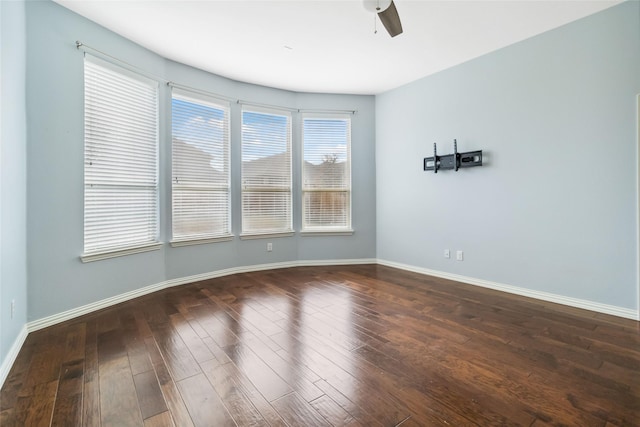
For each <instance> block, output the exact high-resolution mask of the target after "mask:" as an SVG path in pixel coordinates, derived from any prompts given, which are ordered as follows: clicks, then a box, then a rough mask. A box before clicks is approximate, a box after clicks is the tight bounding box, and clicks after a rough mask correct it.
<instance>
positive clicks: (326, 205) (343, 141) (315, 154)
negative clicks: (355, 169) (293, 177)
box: [302, 115, 351, 232]
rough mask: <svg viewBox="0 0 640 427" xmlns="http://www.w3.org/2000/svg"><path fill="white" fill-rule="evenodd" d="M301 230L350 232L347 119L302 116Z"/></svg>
mask: <svg viewBox="0 0 640 427" xmlns="http://www.w3.org/2000/svg"><path fill="white" fill-rule="evenodd" d="M302 126H303V131H302V138H303V153H304V154H303V164H302V231H327V232H330V231H349V230H350V229H351V117H350V116H348V115H332V116H307V115H305V116H303V119H302Z"/></svg>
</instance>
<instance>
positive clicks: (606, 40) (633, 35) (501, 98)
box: [376, 2, 640, 309]
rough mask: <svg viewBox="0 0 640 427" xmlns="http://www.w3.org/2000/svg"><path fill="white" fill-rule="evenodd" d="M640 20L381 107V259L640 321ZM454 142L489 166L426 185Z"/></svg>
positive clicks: (506, 56) (620, 22)
mask: <svg viewBox="0 0 640 427" xmlns="http://www.w3.org/2000/svg"><path fill="white" fill-rule="evenodd" d="M639 8H640V3H638V2H626V3H624V4H622V5H620V6H616V7H613V8H611V9H607V10H605V11H603V12H602V13H598V14H596V15H593V16H590V17H587V18H585V19H582V20H579V21H577V22H574V23H571V24H569V25H566V26H564V27H561V28H559V29H556V30H554V31H550V32H547V33H545V34H542V35H540V36H537V37H534V38H531V39H529V40H526V41H523V42H521V43H518V44H515V45H512V46H510V47H507V48H504V49H501V50H499V51H496V52H494V53H491V54H488V55H485V56H483V57H480V58H478V59H475V60H473V61H470V62H467V63H465V64H462V65H460V66H457V67H455V68H452V69H449V70H446V71H443V72H441V73H439V74H436V75H433V76H430V77H427V78H424V79H421V80H419V81H416V82H414V83H411V84H409V85H406V86H404V87H401V88H398V89H396V90H392V91H390V92H387V93H385V94H382V95H379V96H378V97H377V98H376V118H377V120H376V158H377V175H376V177H377V200H376V202H377V256H378V258H379V259H383V260H388V261H393V262H397V263H403V264H408V265H412V266H416V267H420V268H426V269H431V270H437V271H441V272H445V273H453V274H459V275H464V276H468V277H471V278H475V279H484V280H488V281H493V282H498V283H502V284H507V285H511V286H517V287H521V288H526V289H529V290H534V291H543V292H549V293H553V294H558V295H562V296H567V297H573V298H578V299H582V300H588V301H593V302H598V303H602V304H609V305H613V306H618V307H622V308H628V309H637V304H638V296H637V277H636V261H637V259H638V258H637V257H638V255H637V250H638V248H637V240H636V239H637V238H636V236H637V231H636V221H637V215H638V212H637V162H638V154H637V147H636V145H637V139H636V126H637V124H636V121H637V113H636V95H637V94H638V93H640V10H639ZM454 138H457V140H458V149H459V150H460V151H470V150H480V149H481V150H483V153H484V154H485V155H486V159H485V160H486V165H485V166H483V167H478V168H472V169H467V170H461V171H459V172H457V173H456V172H453V171H444V172H441V173H438V174H437V175H434V174H433V173H427V172H423V171H422V159H423V157H428V156H431V155H432V153H433V143H434V142H437V143H438V151H439V152H440V153H441V154H446V153H450V152H453V139H454ZM445 248H449V249H451V250H453V251H455V250H463V251H464V255H465V259H464V261H463V262H458V261H455V255H453V256H452V258H451V259H445V258H444V257H443V249H445Z"/></svg>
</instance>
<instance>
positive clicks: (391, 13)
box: [378, 1, 402, 37]
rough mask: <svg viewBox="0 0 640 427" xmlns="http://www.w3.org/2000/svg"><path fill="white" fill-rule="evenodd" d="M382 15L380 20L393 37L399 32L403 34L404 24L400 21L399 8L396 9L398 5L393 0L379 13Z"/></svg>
mask: <svg viewBox="0 0 640 427" xmlns="http://www.w3.org/2000/svg"><path fill="white" fill-rule="evenodd" d="M378 16H379V17H380V21H381V22H382V25H384V28H386V29H387V32H388V33H389V35H390V36H391V37H395V36H397V35H398V34H402V24H401V23H400V16H398V9H396V5H395V4H394V3H393V1H392V2H391V4H390V5H389V7H388V8H386V9H385V10H383V11H382V12H380V13H378Z"/></svg>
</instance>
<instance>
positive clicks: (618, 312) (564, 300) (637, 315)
mask: <svg viewBox="0 0 640 427" xmlns="http://www.w3.org/2000/svg"><path fill="white" fill-rule="evenodd" d="M378 264H380V265H386V266H387V267H394V268H399V269H401V270H407V271H412V272H414V273H420V274H426V275H428V276H435V277H440V278H443V279H449V280H454V281H456V282H462V283H468V284H470V285H476V286H481V287H483V288H488V289H493V290H496V291H501V292H507V293H510V294H515V295H520V296H524V297H530V298H535V299H539V300H542V301H547V302H553V303H556V304H563V305H568V306H570V307H575V308H582V309H585V310H590V311H595V312H598V313H603V314H610V315H613V316H618V317H624V318H626V319H632V320H640V312H639V311H637V310H633V309H630V308H624V307H618V306H615V305H608V304H601V303H598V302H593V301H588V300H583V299H578V298H571V297H566V296H563V295H557V294H552V293H549V292H542V291H534V290H531V289H525V288H519V287H517V286H511V285H505V284H503V283H496V282H491V281H489V280H482V279H476V278H473V277H467V276H461V275H459V274H453V273H446V272H442V271H437V270H430V269H428V268H422V267H416V266H413V265H407V264H401V263H398V262H394V261H387V260H383V259H378Z"/></svg>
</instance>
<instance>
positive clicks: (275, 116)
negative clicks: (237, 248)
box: [242, 107, 293, 236]
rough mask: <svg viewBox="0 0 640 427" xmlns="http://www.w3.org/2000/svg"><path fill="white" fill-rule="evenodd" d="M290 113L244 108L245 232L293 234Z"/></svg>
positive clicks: (243, 172) (243, 230)
mask: <svg viewBox="0 0 640 427" xmlns="http://www.w3.org/2000/svg"><path fill="white" fill-rule="evenodd" d="M292 232H293V227H292V223H291V114H289V113H286V112H285V113H283V112H273V111H270V110H263V109H254V108H247V107H244V108H243V110H242V233H243V235H245V236H251V235H260V234H268V235H270V234H278V233H292Z"/></svg>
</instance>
